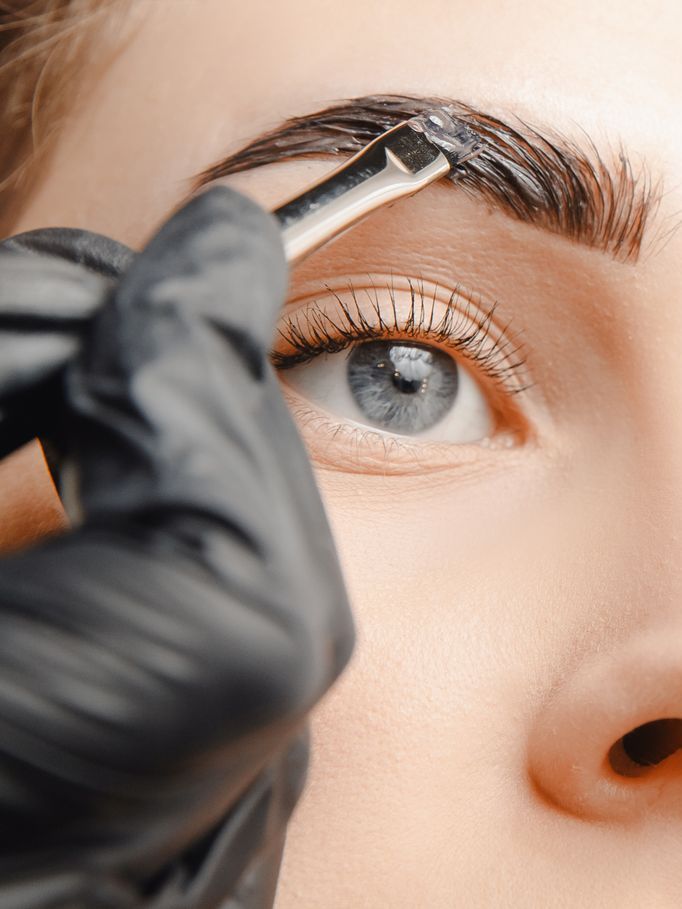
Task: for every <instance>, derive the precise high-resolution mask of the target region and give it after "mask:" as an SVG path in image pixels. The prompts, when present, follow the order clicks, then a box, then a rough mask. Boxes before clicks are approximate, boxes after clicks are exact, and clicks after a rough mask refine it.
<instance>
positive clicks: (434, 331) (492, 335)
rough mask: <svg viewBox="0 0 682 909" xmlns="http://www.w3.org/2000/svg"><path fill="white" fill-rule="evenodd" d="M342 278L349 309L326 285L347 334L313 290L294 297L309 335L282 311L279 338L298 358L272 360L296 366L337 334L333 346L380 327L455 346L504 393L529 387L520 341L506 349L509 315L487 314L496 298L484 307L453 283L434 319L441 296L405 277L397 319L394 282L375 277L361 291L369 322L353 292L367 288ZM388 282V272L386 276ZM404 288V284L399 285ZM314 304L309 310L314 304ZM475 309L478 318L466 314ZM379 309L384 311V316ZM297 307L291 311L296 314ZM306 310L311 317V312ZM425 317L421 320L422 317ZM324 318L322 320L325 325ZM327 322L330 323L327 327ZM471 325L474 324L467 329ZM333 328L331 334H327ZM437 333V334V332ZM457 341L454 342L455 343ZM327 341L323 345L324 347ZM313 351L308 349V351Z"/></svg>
mask: <svg viewBox="0 0 682 909" xmlns="http://www.w3.org/2000/svg"><path fill="white" fill-rule="evenodd" d="M346 281H347V283H346V285H344V287H343V288H341V289H342V290H344V289H345V290H346V291H349V292H350V295H351V299H352V301H353V311H350V312H349V311H348V309H347V308H346V307H345V304H344V301H343V300H342V299H341V298H340V296H339V294H338V293H335V292H334V290H333V289H331V288H329V292H330V294H331V295H332V296H334V297H335V298H336V301H337V303H338V305H339V307H340V312H341V313H342V315H343V317H344V318H345V320H346V328H347V337H346V336H344V327H343V326H341V327H340V326H338V325H337V324H336V323H335V322H334V320H333V319H331V318H330V317H329V316H328V314H327V313H325V311H324V310H321V309H320V308H319V302H318V301H319V295H315V296H311V297H310V298H307V299H304V300H303V301H301V300H299V301H298V303H299V306H300V311H301V313H302V315H303V317H304V318H306V320H307V330H308V332H309V336H306V329H302V328H301V327H300V325H299V324H298V322H295V321H294V320H293V318H292V314H291V313H290V314H285V315H284V317H283V318H284V324H285V325H286V327H287V331H288V334H286V333H285V336H284V340H285V341H286V342H288V343H289V344H291V346H292V347H293V348H294V349H295V350H298V352H299V357H298V360H297V359H296V357H295V355H288V356H287V355H283V354H281V353H280V352H278V351H277V349H276V348H275V350H273V362H274V363H275V365H278V366H279V368H287V367H290V366H293V365H296V363H297V362H299V363H300V362H305V361H306V360H307V359H312V358H313V356H318V355H319V354H320V353H322V352H324V351H326V350H328V349H329V348H330V347H331V346H333V340H334V339H338V349H344V348H345V346H348V345H349V344H350V343H354V342H356V341H358V340H363V339H364V340H367V339H369V338H370V337H371V338H375V337H379V336H380V335H379V332H378V331H377V328H379V329H380V330H381V331H383V332H384V334H383V335H382V336H384V337H389V336H393V335H400V336H403V337H404V336H407V337H410V336H412V337H414V338H418V337H422V338H424V337H427V333H429V332H430V337H431V338H432V340H434V342H436V341H438V340H440V341H441V343H444V344H446V346H448V347H450V348H451V349H453V350H456V351H459V352H460V353H461V354H462V356H463V357H464V358H465V359H467V360H469V361H470V362H472V363H473V365H474V366H475V367H477V368H478V369H479V370H480V371H481V372H483V373H484V374H485V375H486V376H487V377H488V378H489V379H491V380H492V381H494V382H495V384H496V385H498V386H500V387H501V388H502V389H503V390H504V391H506V392H507V394H518V393H520V392H523V391H527V390H528V389H529V388H530V387H532V385H533V382H532V381H531V380H530V377H529V376H528V374H527V372H526V371H525V364H526V358H525V355H526V352H525V349H524V346H523V344H518V345H517V346H515V347H513V348H512V349H511V350H509V349H507V348H508V346H509V344H510V343H513V344H516V342H518V341H519V340H520V335H521V332H520V331H514V332H513V333H511V332H510V325H511V320H509V319H508V320H507V321H506V323H505V324H504V327H502V326H501V325H498V324H497V323H495V322H494V320H493V317H494V313H495V310H496V307H497V304H496V303H493V304H492V305H489V306H487V307H482V306H481V301H480V300H478V301H475V300H474V299H473V298H474V297H475V296H477V295H474V294H472V293H471V292H468V293H467V294H466V295H465V293H464V289H463V288H462V287H457V288H455V289H454V290H452V291H450V292H449V294H448V297H449V300H448V304H447V306H446V308H445V312H444V315H443V316H441V317H440V318H435V317H434V312H435V305H436V304H439V305H440V306H443V305H444V301H443V300H440V301H439V300H438V299H437V294H436V291H437V289H438V288H437V285H433V297H432V296H431V293H426V291H425V284H424V282H423V281H420V280H418V281H416V282H415V281H413V280H411V279H409V278H408V279H407V285H408V287H409V292H410V294H411V310H410V314H411V315H410V318H409V319H408V320H407V322H403V321H400V324H398V322H399V319H398V316H397V313H396V305H395V299H394V294H395V293H396V289H395V286H394V284H392V285H391V286H383V285H381V284H380V285H379V286H377V282H372V284H371V290H372V292H373V293H375V297H374V298H372V297H371V294H369V293H368V294H367V300H368V302H369V304H370V305H371V306H372V308H373V310H374V314H375V316H376V319H377V322H378V326H375V325H373V324H372V323H371V322H370V321H369V320H367V319H366V318H365V317H364V316H363V314H362V310H361V308H360V307H359V301H358V297H357V294H358V292H359V291H367V292H368V291H369V290H370V288H368V287H366V286H365V287H361V288H357V287H356V286H355V285H354V283H353V280H352V279H346ZM392 281H393V276H392ZM379 289H382V290H384V291H388V294H389V296H390V298H391V302H392V308H390V307H386V306H384V307H383V309H382V306H381V303H380V301H379V299H378V292H379ZM402 289H403V290H404V288H402ZM463 300H464V301H466V307H465V309H466V311H464V310H463V308H462V306H461V303H462V301H463ZM428 305H431V306H432V308H431V313H430V316H429V315H428V313H427V312H426V309H427V308H428ZM316 306H317V307H318V308H317V309H315V307H316ZM474 309H476V310H477V312H478V318H475V317H474V316H473V315H472V311H473V310H474ZM385 311H387V312H388V315H387V316H386V315H385ZM297 312H299V310H298V309H297V310H296V313H297ZM311 313H312V316H311ZM425 316H428V319H427V321H425V320H424V317H425ZM325 322H326V323H327V325H325ZM492 324H495V331H494V332H493V331H491V328H490V326H491V325H492ZM467 325H468V326H469V336H468V337H465V336H464V335H463V332H464V329H465V326H467ZM328 326H330V327H331V332H330V331H329V328H328ZM471 326H475V328H474V329H473V331H472V330H471ZM332 332H333V333H332ZM439 332H440V337H439V338H438V337H437V335H438V333H439ZM486 340H487V341H489V342H490V345H489V347H488V348H487V349H486V348H485V347H484V344H485V342H486ZM458 341H459V343H458ZM325 345H327V346H325ZM313 350H314V351H315V352H314V353H312V354H311V353H310V351H313ZM518 352H520V357H519V358H517V359H516V360H515V361H514V360H512V359H511V358H512V357H513V356H514V355H515V354H516V353H518Z"/></svg>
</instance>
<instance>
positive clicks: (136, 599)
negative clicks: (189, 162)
mask: <svg viewBox="0 0 682 909" xmlns="http://www.w3.org/2000/svg"><path fill="white" fill-rule="evenodd" d="M8 244H9V245H8ZM128 253H129V251H128V252H126V250H125V249H124V248H121V246H120V244H115V243H114V242H113V241H108V240H107V239H106V238H102V237H101V236H100V235H89V234H88V233H87V232H84V231H75V232H74V231H69V230H66V229H64V230H58V232H57V233H55V232H54V231H52V230H51V231H45V232H38V234H37V235H36V232H32V233H31V234H30V235H24V236H23V237H19V238H14V239H12V240H10V241H6V243H5V244H3V245H2V247H0V285H1V287H2V289H1V290H0V343H3V339H5V338H7V337H10V336H11V334H12V331H14V332H15V334H16V331H17V329H18V326H19V325H20V324H21V331H20V333H21V334H22V335H25V336H26V337H27V338H33V337H35V338H38V337H44V338H47V339H48V340H49V339H50V338H53V340H54V339H55V338H59V339H60V340H59V341H56V340H55V341H54V346H53V347H51V348H50V346H49V343H48V341H46V342H45V344H46V347H45V349H44V350H42V349H41V350H42V353H40V356H38V353H36V354H35V358H36V359H35V360H34V361H31V362H33V367H32V370H33V371H32V372H31V370H29V371H28V372H27V373H25V374H22V373H21V364H18V363H15V365H14V367H13V368H10V367H8V368H7V371H6V374H5V375H4V377H3V374H2V373H1V372H0V408H1V409H2V411H3V417H5V418H6V419H7V421H8V423H9V422H11V420H12V419H16V420H17V421H18V420H19V418H18V416H17V414H18V413H20V411H21V404H22V402H27V401H28V402H30V403H31V405H32V406H33V405H34V406H35V410H34V411H32V418H31V419H30V420H29V419H28V418H25V425H24V430H25V431H27V429H28V428H31V429H32V430H33V431H34V432H35V433H36V434H38V435H42V436H47V438H48V439H49V440H50V442H51V443H52V444H53V445H54V447H55V449H56V451H57V453H58V457H59V460H60V462H61V463H63V465H64V468H65V470H67V471H68V472H69V475H70V476H73V477H74V478H75V480H76V484H75V491H76V496H77V500H78V505H79V507H80V510H81V512H82V523H81V524H80V526H79V527H78V528H77V529H75V530H74V531H73V532H71V533H69V534H66V535H64V536H61V537H59V538H53V539H51V540H49V541H48V542H46V543H44V544H43V545H41V546H38V547H36V548H35V549H33V550H31V551H29V552H26V553H22V554H21V555H19V556H15V557H12V558H10V559H6V560H5V561H4V562H2V563H1V564H0V729H1V730H2V734H1V735H0V841H1V842H2V846H1V847H0V906H2V907H3V909H5V907H6V906H10V905H12V904H11V903H10V902H9V899H10V895H11V894H12V892H14V893H16V892H17V890H16V888H17V886H19V885H18V883H17V881H18V880H19V878H20V877H21V876H22V875H23V880H24V883H25V882H26V881H27V880H28V879H29V878H30V877H31V875H32V876H33V880H35V881H36V882H37V884H36V887H34V889H33V890H30V889H26V887H28V886H29V885H28V884H27V883H25V889H24V891H23V893H24V895H25V896H22V899H24V902H23V904H22V909H44V907H46V906H54V907H60V909H66V907H67V906H68V909H75V907H77V906H78V907H82V909H93V907H97V906H104V905H107V906H108V907H111V909H119V907H123V906H126V907H127V906H132V905H134V906H136V907H141V909H152V907H153V909H167V907H168V909H170V907H173V909H219V907H220V909H222V907H224V906H225V905H226V903H227V905H228V906H230V907H232V909H267V907H270V906H271V905H272V901H273V900H274V892H275V887H276V879H277V874H278V869H279V862H280V861H281V855H282V849H283V844H284V837H285V833H286V825H287V822H288V819H289V817H290V815H291V812H292V811H293V808H294V805H295V803H296V801H297V799H298V797H299V795H300V792H301V790H302V788H303V785H304V780H305V773H306V766H307V759H308V749H309V740H308V736H307V732H306V723H307V716H308V713H309V711H310V710H311V708H312V707H314V705H315V704H316V703H317V702H318V700H319V699H320V697H322V695H323V694H324V693H325V692H326V691H327V690H328V689H329V687H330V686H331V684H332V683H333V682H334V680H335V679H336V678H337V677H338V675H339V673H340V672H341V671H342V670H343V668H344V666H345V665H346V664H347V662H348V660H349V659H350V655H351V652H352V649H353V645H354V640H355V630H354V624H353V620H352V614H351V612H350V608H349V604H348V601H347V598H346V594H345V590H344V586H343V581H342V577H341V571H340V567H339V564H338V559H337V556H336V552H335V549H334V544H333V540H332V538H331V534H330V530H329V525H328V522H327V519H326V515H325V513H324V509H323V507H322V503H321V500H320V496H319V493H318V491H317V488H316V486H315V482H314V477H313V474H312V470H311V467H310V464H309V462H308V459H307V457H306V453H305V450H304V447H303V444H302V442H301V439H300V437H299V435H298V432H297V430H296V427H295V425H294V423H293V421H292V419H291V415H290V414H289V411H288V409H287V407H286V404H285V402H284V399H283V397H282V395H281V391H280V388H279V383H278V381H277V378H276V376H275V373H274V371H273V369H272V367H271V365H270V363H269V357H268V352H269V349H270V344H271V340H272V336H273V333H274V330H275V324H276V320H277V315H278V312H279V309H280V307H281V305H282V302H283V299H284V294H285V290H286V280H287V271H286V263H285V260H284V254H283V249H282V243H281V239H280V236H279V230H278V227H277V223H276V221H275V219H274V218H273V217H272V216H270V215H268V214H267V213H266V212H264V211H262V210H261V209H260V208H259V207H258V206H257V205H255V204H254V203H253V202H251V201H250V200H248V199H246V198H245V197H243V196H241V195H239V194H238V193H235V192H234V191H232V190H230V189H227V188H226V187H215V188H214V189H211V190H209V191H208V192H206V193H203V194H202V195H200V196H198V197H196V198H194V199H193V200H192V201H190V202H189V203H188V204H187V205H186V206H185V207H184V208H182V209H181V210H180V211H178V212H177V213H176V214H174V215H173V217H172V218H171V219H170V220H169V221H168V222H166V224H165V225H163V227H162V228H161V230H160V231H159V233H158V234H157V235H156V236H155V237H154V238H152V240H151V241H150V243H149V244H148V245H147V247H146V248H145V249H144V250H143V251H142V252H140V253H138V254H134V253H130V254H128ZM29 260H30V262H31V267H30V268H29V267H28V266H27V262H28V261H29ZM4 263H7V269H6V272H5V268H4ZM4 273H6V274H7V275H9V276H10V278H11V280H9V281H8V282H4V281H3V274H4ZM53 291H54V292H53ZM52 292H53V293H52ZM50 296H52V298H53V301H54V303H53V309H54V312H53V311H52V310H51V308H50V306H49V305H48V301H49V299H50ZM3 311H6V312H7V313H8V321H7V323H6V324H3V322H2V312H3ZM51 314H52V315H51ZM12 318H14V323H13V326H11V325H10V322H11V320H12ZM51 319H52V320H53V321H51ZM46 320H47V321H46ZM60 344H61V345H62V346H61V347H59V345H60ZM36 350H38V348H36ZM38 361H39V362H38ZM0 369H1V367H0ZM5 425H8V424H5V422H4V421H3V427H4V426H5ZM15 425H17V424H15ZM32 863H33V864H32ZM48 869H49V871H48ZM29 872H30V873H29ZM69 875H71V877H69ZM57 880H59V881H61V883H60V884H59V887H62V888H63V887H64V886H65V884H64V881H65V880H71V881H72V885H73V888H74V889H73V891H72V893H71V894H70V895H69V896H68V898H67V897H65V898H64V899H63V900H62V902H61V903H60V902H59V899H61V897H60V896H58V894H59V893H64V891H63V889H62V890H61V891H60V890H59V887H58V886H57V884H56V883H54V882H56V881H57ZM12 881H14V883H12ZM50 881H52V883H50ZM115 882H120V887H119V890H118V891H117V890H116V886H114V883H115ZM22 886H24V884H22ZM12 887H14V891H13V890H12ZM105 891H106V896H103V894H104V893H105ZM29 892H30V894H31V895H30V897H29V896H28V894H29ZM131 893H134V894H136V896H135V898H134V899H133V901H132V902H131V900H130V894H131ZM6 895H7V899H5V897H6ZM12 898H14V897H12ZM103 900H104V901H103ZM106 900H110V902H108V903H107V902H106ZM228 900H231V901H232V902H229V903H228V902H227V901H228ZM15 903H16V900H15ZM16 905H17V906H18V905H19V904H18V903H16Z"/></svg>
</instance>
